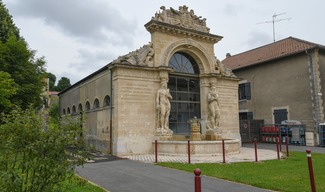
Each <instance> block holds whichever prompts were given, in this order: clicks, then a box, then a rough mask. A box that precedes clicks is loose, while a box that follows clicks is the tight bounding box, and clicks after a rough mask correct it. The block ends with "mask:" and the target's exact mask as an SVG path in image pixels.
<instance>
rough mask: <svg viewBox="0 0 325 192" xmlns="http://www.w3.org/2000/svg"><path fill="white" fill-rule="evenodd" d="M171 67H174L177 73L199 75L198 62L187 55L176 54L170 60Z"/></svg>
mask: <svg viewBox="0 0 325 192" xmlns="http://www.w3.org/2000/svg"><path fill="white" fill-rule="evenodd" d="M168 66H169V67H172V68H173V69H174V71H175V72H179V73H190V74H199V73H200V70H199V66H198V65H197V63H196V61H195V60H194V59H193V57H191V56H190V55H189V54H187V53H183V52H176V53H175V54H174V55H173V56H172V57H171V58H170V60H169V63H168Z"/></svg>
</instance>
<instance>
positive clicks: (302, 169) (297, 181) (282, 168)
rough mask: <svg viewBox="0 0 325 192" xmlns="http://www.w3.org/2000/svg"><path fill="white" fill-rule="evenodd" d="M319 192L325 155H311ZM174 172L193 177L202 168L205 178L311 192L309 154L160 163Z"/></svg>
mask: <svg viewBox="0 0 325 192" xmlns="http://www.w3.org/2000/svg"><path fill="white" fill-rule="evenodd" d="M312 158H313V159H312V161H313V168H314V176H315V182H316V189H317V191H325V183H324V182H323V181H324V180H325V174H324V173H325V164H324V162H325V154H312ZM159 165H161V166H166V167H170V168H174V169H179V170H185V171H188V172H191V173H193V171H194V169H196V168H200V169H201V171H202V175H207V176H211V177H217V178H222V179H227V180H231V181H235V182H240V183H245V184H249V185H253V186H256V187H261V188H266V189H272V190H276V191H288V192H297V191H310V182H309V172H308V163H307V157H306V153H301V152H292V153H290V156H289V157H288V158H287V159H284V160H280V161H279V160H270V161H263V162H258V163H247V162H246V163H231V164H207V163H199V164H183V163H159Z"/></svg>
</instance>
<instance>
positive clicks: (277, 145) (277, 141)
mask: <svg viewBox="0 0 325 192" xmlns="http://www.w3.org/2000/svg"><path fill="white" fill-rule="evenodd" d="M275 140H276V152H277V154H278V160H280V152H279V137H276V138H275Z"/></svg>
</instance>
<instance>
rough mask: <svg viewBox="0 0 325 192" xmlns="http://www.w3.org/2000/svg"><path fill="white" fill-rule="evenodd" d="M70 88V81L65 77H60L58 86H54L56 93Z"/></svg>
mask: <svg viewBox="0 0 325 192" xmlns="http://www.w3.org/2000/svg"><path fill="white" fill-rule="evenodd" d="M70 86H71V84H70V79H69V78H67V77H61V79H60V80H59V81H58V85H57V86H56V91H63V90H65V89H66V88H68V87H70Z"/></svg>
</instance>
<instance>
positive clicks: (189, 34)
mask: <svg viewBox="0 0 325 192" xmlns="http://www.w3.org/2000/svg"><path fill="white" fill-rule="evenodd" d="M144 26H145V27H146V29H147V31H149V32H150V33H153V32H163V33H168V34H171V35H174V36H183V37H186V38H192V39H197V40H200V41H206V42H210V43H217V42H218V41H220V40H221V39H222V38H223V37H222V36H219V35H213V34H210V33H205V32H201V31H196V30H193V29H187V28H184V27H180V26H176V25H171V24H168V23H164V22H160V21H156V20H151V21H149V22H148V23H147V24H145V25H144Z"/></svg>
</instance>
